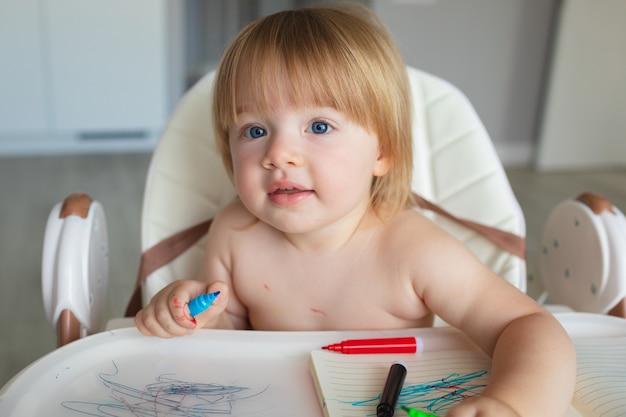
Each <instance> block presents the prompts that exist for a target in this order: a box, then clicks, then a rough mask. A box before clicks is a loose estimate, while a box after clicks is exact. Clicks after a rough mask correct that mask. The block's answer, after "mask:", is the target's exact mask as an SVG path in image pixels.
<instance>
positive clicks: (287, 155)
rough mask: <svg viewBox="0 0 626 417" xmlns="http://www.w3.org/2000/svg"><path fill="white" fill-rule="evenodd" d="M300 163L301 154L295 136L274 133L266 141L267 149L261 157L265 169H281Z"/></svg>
mask: <svg viewBox="0 0 626 417" xmlns="http://www.w3.org/2000/svg"><path fill="white" fill-rule="evenodd" d="M301 164H302V155H301V152H300V150H299V149H298V145H297V138H293V137H289V135H283V134H280V135H274V136H272V137H271V138H270V139H269V140H268V142H267V149H266V151H265V156H264V157H263V167H264V168H266V169H282V168H286V167H288V166H299V165H301Z"/></svg>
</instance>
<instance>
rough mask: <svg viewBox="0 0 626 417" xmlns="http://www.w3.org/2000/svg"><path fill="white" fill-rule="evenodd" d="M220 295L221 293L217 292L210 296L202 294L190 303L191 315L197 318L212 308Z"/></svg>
mask: <svg viewBox="0 0 626 417" xmlns="http://www.w3.org/2000/svg"><path fill="white" fill-rule="evenodd" d="M218 295H220V292H219V291H215V292H212V293H210V294H200V295H199V296H197V297H196V298H194V299H193V300H191V301H190V302H189V305H188V307H189V313H190V314H191V315H192V317H196V316H197V315H198V314H200V313H202V312H203V311H205V310H206V309H208V308H209V307H211V304H212V303H213V301H215V299H216V298H217V296H218Z"/></svg>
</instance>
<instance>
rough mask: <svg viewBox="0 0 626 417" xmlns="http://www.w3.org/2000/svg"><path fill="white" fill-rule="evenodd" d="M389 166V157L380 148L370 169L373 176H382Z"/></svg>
mask: <svg viewBox="0 0 626 417" xmlns="http://www.w3.org/2000/svg"><path fill="white" fill-rule="evenodd" d="M390 168H391V158H389V157H388V156H386V155H385V153H384V152H383V150H382V149H379V150H378V158H376V162H374V170H373V171H372V175H373V176H375V177H382V176H383V175H385V174H386V173H387V172H389V169H390Z"/></svg>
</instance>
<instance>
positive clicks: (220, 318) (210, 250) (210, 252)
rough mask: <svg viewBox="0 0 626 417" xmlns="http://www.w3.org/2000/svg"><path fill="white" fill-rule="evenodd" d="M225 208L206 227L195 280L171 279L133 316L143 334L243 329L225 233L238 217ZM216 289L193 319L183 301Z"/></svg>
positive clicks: (244, 319)
mask: <svg viewBox="0 0 626 417" xmlns="http://www.w3.org/2000/svg"><path fill="white" fill-rule="evenodd" d="M238 214H240V213H237V211H236V210H235V215H233V214H230V213H229V212H228V211H227V210H225V211H222V212H221V213H219V214H218V215H217V216H216V217H215V219H214V220H213V224H212V226H211V228H210V229H209V234H208V237H207V243H206V252H205V260H204V265H203V269H202V272H201V274H200V277H199V278H198V280H180V281H175V282H173V283H171V284H169V285H168V286H166V287H165V288H163V289H162V290H161V291H159V292H158V293H157V294H156V295H155V296H154V297H153V298H152V299H151V300H150V303H149V304H148V305H147V306H146V307H144V308H143V309H142V310H141V311H139V312H138V313H137V315H136V316H135V325H136V326H137V328H138V329H139V330H140V331H141V332H142V333H144V334H146V335H155V336H160V337H173V336H182V335H185V334H189V333H192V332H193V331H194V330H195V329H196V328H202V327H207V328H223V329H247V328H249V323H248V319H247V310H246V308H245V306H243V305H242V304H241V303H240V302H239V300H238V298H237V296H236V294H234V293H233V291H232V280H231V272H230V271H231V265H230V256H229V254H228V250H229V248H228V241H229V239H228V234H229V231H230V230H231V229H230V228H231V227H232V221H233V220H235V221H237V219H239V218H240V216H238ZM215 291H220V294H219V296H218V297H217V298H216V299H215V301H214V302H213V303H212V304H211V307H210V308H209V309H207V310H206V311H204V312H202V313H200V314H198V315H197V316H196V317H195V318H194V317H191V315H190V314H189V308H188V307H187V304H188V303H189V301H190V300H191V299H193V298H194V297H196V296H198V295H200V294H208V293H211V292H215Z"/></svg>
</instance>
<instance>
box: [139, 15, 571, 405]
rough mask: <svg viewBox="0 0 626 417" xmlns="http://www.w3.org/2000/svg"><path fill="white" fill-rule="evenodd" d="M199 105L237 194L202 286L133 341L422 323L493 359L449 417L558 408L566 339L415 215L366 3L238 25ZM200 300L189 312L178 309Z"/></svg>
mask: <svg viewBox="0 0 626 417" xmlns="http://www.w3.org/2000/svg"><path fill="white" fill-rule="evenodd" d="M212 108H213V113H212V116H213V122H214V126H215V129H216V136H217V144H218V148H219V150H220V152H221V155H222V158H223V162H224V164H225V167H226V169H227V171H228V173H229V174H230V176H231V179H232V181H233V183H234V185H235V188H236V191H237V194H238V197H237V199H236V200H235V201H232V202H231V203H230V204H228V205H227V206H226V207H225V208H224V209H222V210H221V211H220V212H219V213H218V214H217V215H216V217H215V219H214V221H213V224H212V226H211V229H210V230H209V233H208V238H207V244H206V258H205V263H204V267H203V272H202V274H201V276H200V277H198V279H197V280H181V281H177V282H174V283H172V284H170V285H169V286H167V287H165V288H164V289H163V290H161V291H160V292H159V293H158V294H156V295H155V296H154V297H153V299H152V300H151V301H150V303H149V305H147V306H146V307H145V308H144V309H143V310H141V311H140V312H139V313H138V314H137V316H136V318H135V323H136V325H137V327H138V328H139V330H140V331H141V332H142V333H144V334H147V335H156V336H161V337H172V336H180V335H185V334H188V333H190V332H193V331H194V330H195V329H196V328H199V327H209V328H229V329H259V330H346V329H352V330H353V329H399V328H414V327H424V326H431V325H432V324H433V317H434V314H437V315H439V316H440V317H441V318H442V319H443V320H445V321H446V322H447V323H449V324H450V325H452V326H455V327H457V328H459V329H460V330H461V331H463V332H464V333H465V334H466V335H467V336H468V337H469V338H470V339H471V340H472V341H474V342H475V343H476V344H477V345H478V346H479V347H480V348H481V349H483V350H484V351H485V352H486V353H487V354H489V355H490V356H491V357H492V358H493V365H492V377H491V382H490V383H489V385H488V386H487V387H486V389H485V390H484V392H483V394H482V395H481V396H479V397H474V398H471V399H468V400H465V401H463V402H462V403H460V404H459V405H457V406H456V407H454V408H453V409H451V410H450V411H448V413H447V416H448V417H469V416H497V417H505V416H518V417H519V416H528V417H530V416H546V417H555V416H560V415H563V414H564V413H565V411H566V409H567V407H568V405H569V401H570V399H571V396H572V392H573V388H574V380H575V372H576V367H575V353H574V350H573V347H572V343H571V341H570V339H569V337H568V336H567V334H566V332H565V331H564V330H563V328H562V327H561V326H560V324H559V323H558V322H557V321H556V320H555V319H554V318H553V317H552V315H551V314H549V313H548V312H547V311H546V310H544V309H543V308H542V307H541V306H540V305H538V304H537V303H535V302H534V301H533V300H532V299H531V298H529V297H528V296H526V295H525V294H523V293H522V292H520V291H519V290H518V289H516V288H514V287H513V286H512V285H510V284H509V283H507V282H506V281H505V280H504V279H502V278H501V277H499V276H497V275H495V274H494V273H493V272H492V271H491V270H489V269H488V268H487V267H486V266H485V265H483V264H482V263H481V262H480V261H479V260H478V259H477V258H475V257H474V256H473V254H471V253H470V252H469V251H468V249H467V248H465V246H463V245H462V244H461V243H460V242H459V241H457V240H456V239H455V238H453V237H452V236H450V235H448V234H447V233H446V232H444V231H442V230H441V229H440V228H439V227H438V226H436V225H435V224H434V223H432V222H431V221H430V220H428V219H427V218H426V217H424V216H423V215H422V214H420V212H419V211H417V210H414V209H413V206H412V204H411V197H410V196H411V173H412V150H411V145H412V138H411V124H412V121H411V114H412V109H411V98H410V89H409V85H408V79H407V74H406V67H405V64H404V62H403V60H402V58H401V56H400V53H399V52H398V50H397V48H396V46H395V45H394V42H393V40H392V38H391V36H390V34H389V33H388V31H387V30H386V29H385V28H384V27H383V25H382V24H381V22H380V21H379V20H378V19H377V17H376V16H375V15H374V14H373V13H372V12H370V11H369V9H367V8H366V7H364V6H359V5H342V6H337V5H336V6H324V7H316V8H307V9H300V10H290V11H284V12H280V13H277V14H274V15H271V16H268V17H264V18H261V19H259V20H257V21H255V22H253V23H251V24H250V25H248V26H247V27H246V28H245V29H243V30H242V32H241V33H240V34H239V35H238V36H237V37H236V39H235V40H234V41H233V43H232V44H231V45H230V47H229V48H228V49H227V50H226V52H225V54H224V56H223V58H222V60H221V62H220V65H219V68H218V70H217V74H216V78H215V84H214V97H213V107H212ZM215 291H220V295H219V296H218V298H217V299H216V301H215V302H214V303H213V305H212V306H211V308H209V309H208V310H207V311H205V312H204V313H202V314H200V315H198V316H197V317H196V318H195V319H194V318H192V317H191V316H190V315H189V310H188V307H187V303H188V302H189V300H190V299H192V298H193V297H195V296H197V295H199V294H202V293H208V292H215Z"/></svg>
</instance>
